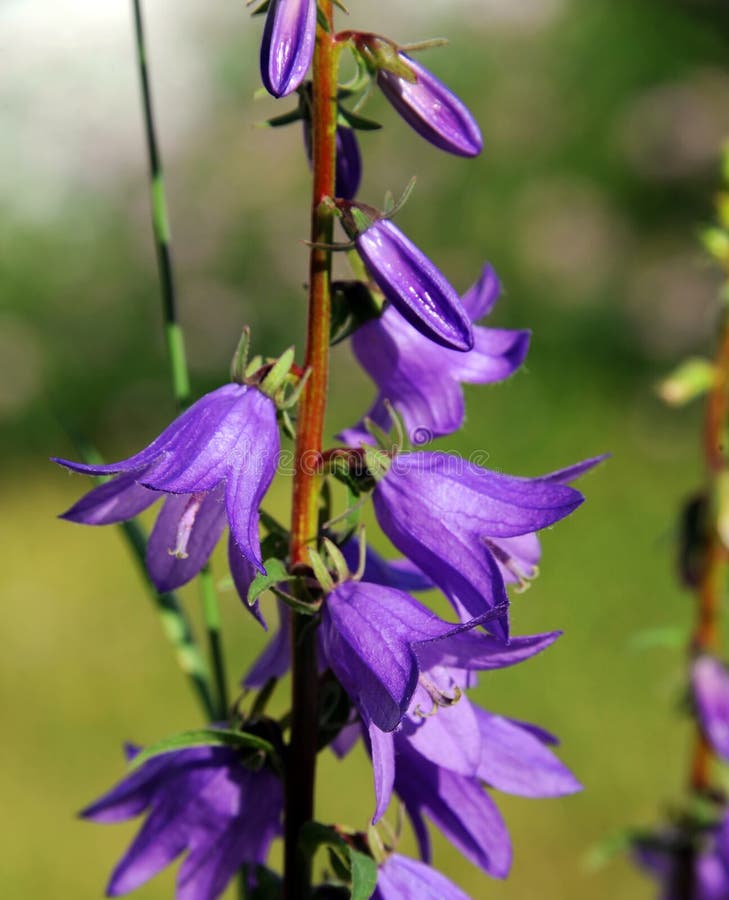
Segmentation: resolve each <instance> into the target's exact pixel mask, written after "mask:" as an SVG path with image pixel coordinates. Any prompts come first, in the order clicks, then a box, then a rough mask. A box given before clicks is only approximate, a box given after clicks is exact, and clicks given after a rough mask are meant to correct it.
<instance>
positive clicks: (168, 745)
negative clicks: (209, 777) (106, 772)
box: [129, 728, 277, 772]
mask: <svg viewBox="0 0 729 900" xmlns="http://www.w3.org/2000/svg"><path fill="white" fill-rule="evenodd" d="M188 747H232V748H233V749H236V750H248V751H252V752H254V753H263V754H265V755H266V756H268V757H270V758H271V759H272V760H274V761H275V760H277V755H276V751H275V749H274V746H273V744H271V743H269V741H266V740H264V739H263V738H261V737H258V735H255V734H249V733H248V732H247V731H230V730H226V729H221V728H199V729H196V730H194V731H181V732H180V733H179V734H173V735H172V736H171V737H168V738H164V739H163V740H161V741H156V742H155V743H154V744H150V745H149V746H148V747H145V748H144V749H143V750H142V751H141V752H140V753H138V754H137V755H136V756H135V757H134V758H133V759H132V760H131V762H130V763H129V769H130V771H132V772H134V771H135V770H136V769H138V768H140V767H141V766H143V765H144V763H146V762H147V761H148V760H150V759H154V758H155V757H156V756H163V755H164V754H165V753H173V752H174V751H175V750H184V749H186V748H188Z"/></svg>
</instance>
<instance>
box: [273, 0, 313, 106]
mask: <svg viewBox="0 0 729 900" xmlns="http://www.w3.org/2000/svg"><path fill="white" fill-rule="evenodd" d="M315 40H316V0H271V3H270V6H269V7H268V12H267V14H266V25H265V27H264V29H263V40H262V42H261V79H262V80H263V84H264V86H265V88H266V90H267V91H268V92H269V94H272V95H273V96H274V97H285V96H286V95H287V94H290V93H292V92H293V91H295V90H296V88H297V87H299V85H300V84H301V83H302V81H303V80H304V77H305V76H306V73H307V72H308V70H309V66H310V65H311V60H312V57H313V55H314V43H315Z"/></svg>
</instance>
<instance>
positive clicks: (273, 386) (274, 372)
mask: <svg viewBox="0 0 729 900" xmlns="http://www.w3.org/2000/svg"><path fill="white" fill-rule="evenodd" d="M294 357H295V352H294V348H293V347H289V348H288V350H284V352H283V353H282V354H281V356H279V358H278V359H277V360H276V362H275V363H274V364H273V365H272V366H271V370H270V371H269V372H268V374H267V375H266V377H265V378H264V379H263V381H262V382H261V383H260V385H259V386H258V387H259V390H261V391H262V392H263V393H264V394H266V396H268V397H273V396H275V394H277V393H278V391H279V390H280V389H281V387H282V386H283V383H284V381H285V380H286V378H287V377H288V374H289V372H290V371H291V366H292V365H293V364H294Z"/></svg>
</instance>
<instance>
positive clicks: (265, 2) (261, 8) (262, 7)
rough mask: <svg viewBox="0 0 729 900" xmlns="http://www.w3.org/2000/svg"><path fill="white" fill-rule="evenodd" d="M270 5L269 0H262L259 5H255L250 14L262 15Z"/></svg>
mask: <svg viewBox="0 0 729 900" xmlns="http://www.w3.org/2000/svg"><path fill="white" fill-rule="evenodd" d="M270 5H271V0H263V3H261V5H260V6H257V7H256V8H255V9H254V10H253V12H252V13H251V15H252V16H262V15H264V14H265V13H267V12H268V7H269V6H270Z"/></svg>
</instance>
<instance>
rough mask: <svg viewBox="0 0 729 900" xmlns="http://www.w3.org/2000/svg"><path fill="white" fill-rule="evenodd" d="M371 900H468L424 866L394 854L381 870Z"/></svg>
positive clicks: (439, 875)
mask: <svg viewBox="0 0 729 900" xmlns="http://www.w3.org/2000/svg"><path fill="white" fill-rule="evenodd" d="M372 900H469V898H468V896H467V895H466V894H464V893H463V891H462V890H461V889H460V888H457V887H456V886H455V884H453V883H452V882H451V881H449V880H448V879H447V878H446V877H445V875H441V874H440V872H437V871H436V870H435V869H431V868H430V866H427V865H425V864H424V863H421V862H417V861H416V860H413V859H408V858H407V857H405V856H400V854H399V853H393V854H391V855H390V856H388V858H387V860H386V861H385V862H384V863H383V864H382V866H380V871H379V874H378V877H377V888H376V890H375V892H374V894H373V895H372Z"/></svg>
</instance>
